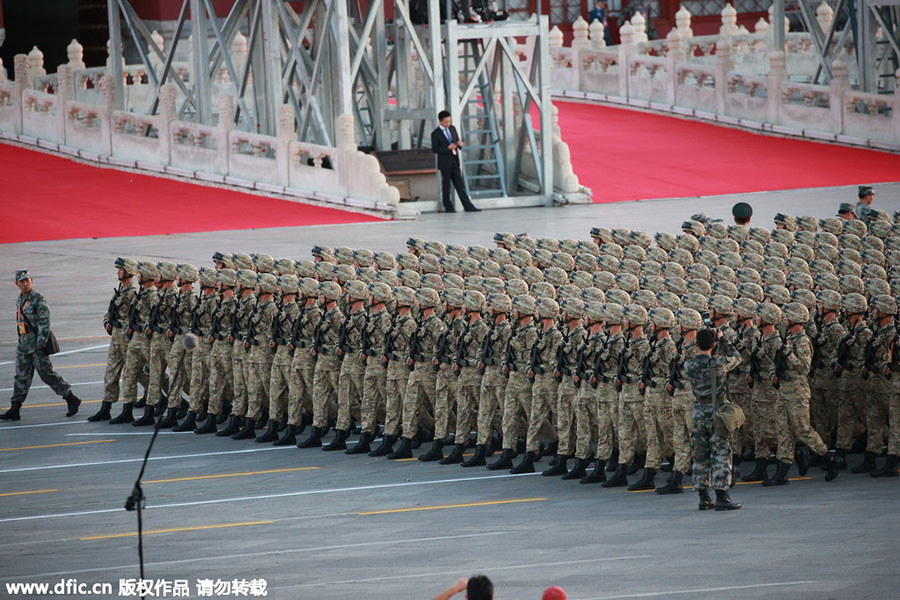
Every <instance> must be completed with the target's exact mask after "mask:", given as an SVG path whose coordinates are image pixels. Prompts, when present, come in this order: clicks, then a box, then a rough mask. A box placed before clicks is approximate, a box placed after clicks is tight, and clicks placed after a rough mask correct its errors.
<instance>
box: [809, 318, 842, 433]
mask: <svg viewBox="0 0 900 600" xmlns="http://www.w3.org/2000/svg"><path fill="white" fill-rule="evenodd" d="M842 337H844V326H843V325H841V322H840V320H838V319H836V318H835V319H833V320H832V321H830V322H828V323H826V324H824V325H822V326H821V327H820V328H819V330H818V335H817V337H816V338H814V339H813V345H814V346H813V350H814V353H813V367H814V368H815V371H814V372H813V375H812V377H811V379H812V396H811V398H810V402H809V412H810V418H811V420H812V426H813V428H815V430H816V431H817V432H818V434H819V437H821V438H822V440H823V441H825V443H826V445H827V444H829V443H830V442H831V440H832V439H834V435H835V432H836V430H837V413H838V402H839V399H838V396H839V394H836V393H835V391H837V390H838V389H840V385H839V384H840V380H839V379H838V378H837V377H835V375H834V371H833V370H832V369H831V365H830V361H829V357H830V356H831V355H832V354H834V351H835V349H836V348H837V345H838V343H840V341H841V338H842Z"/></svg>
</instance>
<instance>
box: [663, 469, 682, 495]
mask: <svg viewBox="0 0 900 600" xmlns="http://www.w3.org/2000/svg"><path fill="white" fill-rule="evenodd" d="M683 478H684V475H683V474H682V473H681V471H672V476H671V477H669V480H668V481H667V482H666V485H664V486H662V487H658V488H656V493H657V494H683V493H684V488H683V487H682V485H681V481H682V479H683Z"/></svg>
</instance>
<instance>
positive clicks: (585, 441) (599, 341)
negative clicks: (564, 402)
mask: <svg viewBox="0 0 900 600" xmlns="http://www.w3.org/2000/svg"><path fill="white" fill-rule="evenodd" d="M605 339H606V335H605V334H604V333H603V331H602V330H600V331H598V332H597V333H594V334H589V335H587V336H586V337H585V338H584V340H583V341H582V345H581V348H580V349H579V353H580V355H581V356H580V359H578V360H577V362H580V363H581V364H582V365H583V366H584V370H583V371H581V370H579V372H578V373H576V375H577V376H578V377H579V378H580V381H579V383H578V384H577V385H578V386H579V387H578V398H577V399H576V401H575V458H580V459H582V460H590V458H591V457H592V456H593V452H592V450H591V442H597V458H599V459H600V460H604V461H605V460H609V457H610V456H612V449H613V445H612V429H611V424H610V423H607V425H608V427H607V428H606V431H605V433H607V434H608V439H607V443H606V444H605V445H604V444H603V440H601V439H600V431H599V425H600V413H599V410H600V390H601V388H599V386H596V385H594V384H592V383H591V376H592V373H593V371H592V369H593V365H594V361H595V359H596V356H597V353H602V352H603V345H604V342H605Z"/></svg>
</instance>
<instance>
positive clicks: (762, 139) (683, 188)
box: [554, 101, 900, 203]
mask: <svg viewBox="0 0 900 600" xmlns="http://www.w3.org/2000/svg"><path fill="white" fill-rule="evenodd" d="M554 104H555V105H556V107H557V108H558V109H559V124H560V128H561V129H562V137H563V140H564V141H565V142H566V143H568V144H569V149H570V150H571V152H572V166H573V168H574V169H575V174H576V175H578V179H579V181H580V182H581V185H585V186H587V187H589V188H591V190H592V191H593V192H594V202H595V203H602V202H619V201H622V200H645V199H650V198H678V197H686V196H710V195H716V194H732V193H744V192H762V191H773V190H790V189H802V188H815V187H831V186H840V185H858V184H862V183H883V182H889V181H900V155H896V154H890V153H887V152H877V151H873V150H862V149H855V148H847V147H843V146H836V145H831V144H825V143H816V142H806V141H801V140H791V139H785V138H780V137H775V136H769V135H760V134H755V133H750V132H746V131H741V130H737V129H731V128H728V127H720V126H717V125H708V124H706V123H698V122H696V121H689V120H686V119H678V118H675V117H667V116H662V115H654V114H649V113H644V112H639V111H634V110H626V109H621V108H609V107H606V106H597V105H591V104H581V103H577V102H560V101H557V102H555V103H554Z"/></svg>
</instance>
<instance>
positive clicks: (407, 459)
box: [393, 452, 474, 462]
mask: <svg viewBox="0 0 900 600" xmlns="http://www.w3.org/2000/svg"><path fill="white" fill-rule="evenodd" d="M473 455H474V452H469V453H468V454H463V456H473ZM411 460H419V459H418V458H416V457H415V456H413V457H412V458H398V459H397V460H395V461H393V462H409V461H411Z"/></svg>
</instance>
